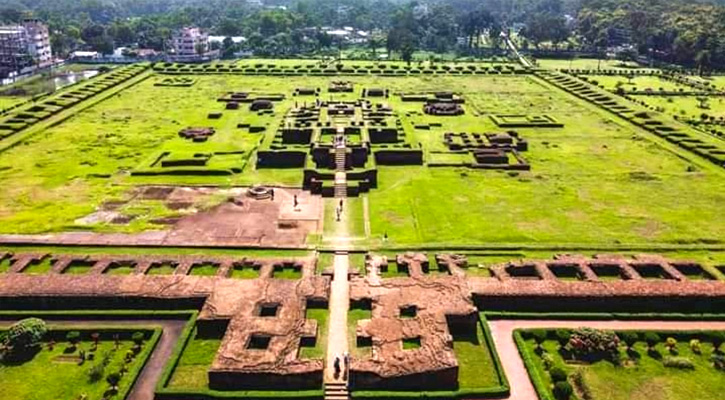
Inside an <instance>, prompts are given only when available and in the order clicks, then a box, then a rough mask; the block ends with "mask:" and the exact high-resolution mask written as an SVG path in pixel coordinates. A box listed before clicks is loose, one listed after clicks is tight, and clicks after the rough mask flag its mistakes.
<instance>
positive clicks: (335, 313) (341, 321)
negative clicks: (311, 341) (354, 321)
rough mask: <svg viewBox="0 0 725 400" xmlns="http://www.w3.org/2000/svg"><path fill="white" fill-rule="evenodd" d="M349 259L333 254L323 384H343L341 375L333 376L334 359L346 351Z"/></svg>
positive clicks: (342, 255) (345, 256)
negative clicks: (333, 272) (333, 270)
mask: <svg viewBox="0 0 725 400" xmlns="http://www.w3.org/2000/svg"><path fill="white" fill-rule="evenodd" d="M349 262H350V260H349V257H348V255H347V254H346V253H344V254H335V264H334V266H335V275H334V277H333V279H332V283H331V284H330V321H329V324H328V329H329V331H328V333H327V362H326V365H325V382H344V381H345V380H344V379H343V378H344V376H343V374H340V375H338V376H335V369H334V362H335V357H340V358H341V360H340V361H341V363H340V365H341V367H343V363H342V356H343V354H344V353H345V352H347V351H348V343H347V310H348V309H349V307H350V295H349V292H350V285H349V283H348V280H347V274H348V269H349Z"/></svg>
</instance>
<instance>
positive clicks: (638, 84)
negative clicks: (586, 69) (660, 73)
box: [587, 75, 693, 93]
mask: <svg viewBox="0 0 725 400" xmlns="http://www.w3.org/2000/svg"><path fill="white" fill-rule="evenodd" d="M587 79H588V80H589V82H592V83H593V81H596V82H597V83H598V84H599V85H601V86H604V88H605V89H607V90H615V89H616V88H617V87H621V88H622V89H624V90H625V91H633V90H636V91H638V92H646V91H651V92H655V93H656V92H659V91H665V92H677V91H680V90H683V91H690V90H693V89H692V88H691V87H689V86H686V85H682V84H679V83H675V82H672V81H667V80H664V79H661V78H659V77H657V76H648V75H638V76H634V77H632V79H629V78H627V77H626V76H617V75H587ZM660 89H661V90H660Z"/></svg>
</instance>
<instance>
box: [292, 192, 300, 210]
mask: <svg viewBox="0 0 725 400" xmlns="http://www.w3.org/2000/svg"><path fill="white" fill-rule="evenodd" d="M293 201H294V208H297V206H298V205H299V204H300V203H299V202H298V201H297V195H295V197H294V199H293Z"/></svg>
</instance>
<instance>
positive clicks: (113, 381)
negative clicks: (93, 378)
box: [106, 372, 121, 391]
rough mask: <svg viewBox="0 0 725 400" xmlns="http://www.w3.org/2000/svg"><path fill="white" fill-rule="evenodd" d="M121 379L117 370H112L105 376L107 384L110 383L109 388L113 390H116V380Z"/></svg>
mask: <svg viewBox="0 0 725 400" xmlns="http://www.w3.org/2000/svg"><path fill="white" fill-rule="evenodd" d="M120 381H121V374H119V373H118V372H113V373H111V374H108V376H107V377H106V382H108V384H109V385H111V389H112V390H114V391H118V382H120Z"/></svg>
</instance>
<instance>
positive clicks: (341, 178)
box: [335, 144, 347, 198]
mask: <svg viewBox="0 0 725 400" xmlns="http://www.w3.org/2000/svg"><path fill="white" fill-rule="evenodd" d="M346 153H347V148H346V147H345V145H344V144H342V145H338V146H337V147H335V171H336V172H335V197H339V198H345V197H347V179H346V174H345V170H346V169H347V166H346V165H345V164H346Z"/></svg>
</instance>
